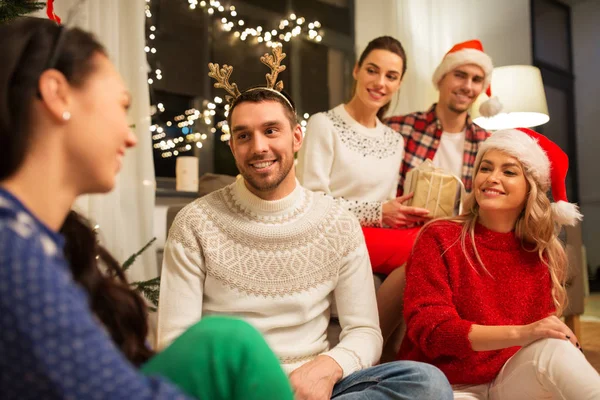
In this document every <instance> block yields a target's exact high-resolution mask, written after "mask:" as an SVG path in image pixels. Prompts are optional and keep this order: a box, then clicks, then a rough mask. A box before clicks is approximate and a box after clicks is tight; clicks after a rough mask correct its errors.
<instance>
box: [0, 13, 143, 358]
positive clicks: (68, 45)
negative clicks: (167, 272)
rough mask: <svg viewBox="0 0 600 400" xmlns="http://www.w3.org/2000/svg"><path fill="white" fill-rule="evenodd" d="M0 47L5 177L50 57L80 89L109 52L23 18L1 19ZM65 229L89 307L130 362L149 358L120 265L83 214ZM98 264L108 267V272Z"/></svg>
mask: <svg viewBox="0 0 600 400" xmlns="http://www.w3.org/2000/svg"><path fill="white" fill-rule="evenodd" d="M59 38H61V39H60V41H61V46H60V47H59V48H58V47H57V42H58V41H59ZM0 52H1V53H2V62H0V148H1V149H2V151H3V155H2V157H0V181H2V180H5V179H7V178H10V177H11V176H12V175H14V174H15V173H16V172H17V171H18V169H19V168H20V167H21V166H22V164H23V162H24V160H25V157H26V155H27V152H28V150H29V148H30V145H31V141H32V140H33V133H34V132H32V128H31V127H32V126H33V123H32V121H34V120H35V119H36V115H35V114H33V113H32V111H31V110H32V104H33V102H34V101H36V96H37V92H38V82H39V79H40V75H41V74H42V72H43V71H44V70H45V69H46V68H48V65H49V60H51V59H52V60H53V61H52V65H51V67H52V68H54V69H56V70H58V71H59V72H61V73H62V74H63V75H64V76H65V78H66V79H67V80H68V82H69V84H71V85H73V86H74V87H81V86H82V85H83V84H84V83H85V82H86V80H87V79H88V78H89V77H90V76H91V75H92V73H93V72H94V67H95V65H94V61H93V56H94V55H95V54H98V53H100V54H105V51H104V49H103V47H102V45H100V44H99V43H98V41H96V39H95V38H94V37H93V36H92V35H91V34H89V33H87V32H84V31H82V30H80V29H68V28H64V27H60V26H58V25H56V24H55V23H54V22H52V21H49V20H45V19H40V18H27V17H24V18H18V19H16V20H14V21H11V22H9V23H5V24H2V25H0ZM53 53H55V54H54V56H53V55H52V54H53ZM48 201H52V200H51V199H48ZM61 232H62V234H63V235H64V236H65V238H66V246H65V255H66V258H67V260H68V262H69V266H70V269H71V272H72V274H73V278H74V280H75V281H76V282H77V283H78V284H80V285H81V286H82V287H83V288H84V289H85V291H86V292H87V294H88V295H89V299H90V309H91V311H92V312H93V313H94V314H95V315H96V316H97V317H98V318H99V319H100V321H101V322H102V323H103V324H104V326H105V327H106V329H107V330H108V332H109V333H110V335H111V337H112V339H113V341H114V342H115V343H116V345H117V346H118V347H119V348H120V349H121V351H122V352H123V353H124V354H125V356H126V357H127V358H128V359H129V360H130V361H131V362H133V363H134V364H135V365H140V364H141V363H143V362H145V361H146V360H147V359H148V358H149V357H150V356H151V355H152V351H151V350H149V349H148V348H147V347H146V345H145V343H144V341H145V338H146V334H147V332H148V326H147V321H146V307H145V303H144V301H143V299H142V298H141V297H140V296H139V295H138V294H137V293H136V292H134V291H133V290H131V289H130V288H129V287H128V285H127V280H126V279H125V276H124V275H123V272H122V271H121V269H120V267H119V264H118V263H117V262H116V260H115V259H114V258H113V257H111V256H110V254H109V253H108V252H107V251H106V250H105V249H104V248H102V247H101V246H99V245H98V244H97V243H96V237H95V234H94V232H93V230H92V229H90V227H89V225H88V224H87V222H86V221H85V220H84V219H83V218H81V217H80V216H79V215H77V214H76V213H74V212H71V213H69V215H68V216H67V218H66V220H65V222H64V224H63V226H62V228H61ZM96 257H98V258H96ZM99 263H102V264H103V265H104V267H105V268H106V271H105V272H102V270H101V268H100V266H99Z"/></svg>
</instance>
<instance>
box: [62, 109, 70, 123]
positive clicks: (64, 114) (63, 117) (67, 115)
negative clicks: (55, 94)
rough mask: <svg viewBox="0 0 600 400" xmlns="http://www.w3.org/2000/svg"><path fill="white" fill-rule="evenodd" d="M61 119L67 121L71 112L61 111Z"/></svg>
mask: <svg viewBox="0 0 600 400" xmlns="http://www.w3.org/2000/svg"><path fill="white" fill-rule="evenodd" d="M62 119H64V120H65V121H68V120H70V119H71V113H70V112H68V111H65V112H63V113H62Z"/></svg>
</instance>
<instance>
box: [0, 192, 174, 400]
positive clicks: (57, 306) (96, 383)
mask: <svg viewBox="0 0 600 400" xmlns="http://www.w3.org/2000/svg"><path fill="white" fill-rule="evenodd" d="M63 246H64V238H63V237H62V236H61V235H60V234H58V233H56V232H54V231H52V230H51V229H49V228H48V227H47V226H45V225H44V224H43V223H42V222H41V221H39V220H38V219H37V218H35V217H34V216H33V215H32V214H31V213H30V212H29V211H28V210H27V209H26V208H25V207H24V206H23V204H22V203H21V202H20V201H19V200H18V199H17V198H15V197H14V196H13V195H11V194H10V193H9V192H7V191H6V190H3V189H0V398H2V399H4V400H8V399H174V398H177V399H183V398H185V396H184V395H183V394H182V393H181V392H180V391H178V390H177V389H176V388H175V387H174V386H172V385H171V384H170V383H168V382H166V381H163V380H161V379H158V378H154V377H147V376H144V375H142V374H141V373H140V372H138V370H137V369H136V368H135V367H134V366H133V365H132V364H131V363H129V361H128V360H127V359H126V358H125V357H124V356H123V355H122V354H121V352H120V351H119V350H118V349H117V347H116V346H115V345H114V343H113V342H112V340H111V338H110V337H109V335H108V334H107V333H106V331H105V330H104V328H103V327H102V325H101V324H100V323H99V322H98V321H97V320H96V319H95V317H94V315H93V314H92V312H91V310H90V308H89V305H88V297H87V294H86V293H85V292H84V290H83V289H82V288H81V287H79V286H78V285H77V284H76V283H75V282H74V281H73V277H72V275H71V272H70V269H69V266H68V265H67V262H66V260H65V258H64V256H63Z"/></svg>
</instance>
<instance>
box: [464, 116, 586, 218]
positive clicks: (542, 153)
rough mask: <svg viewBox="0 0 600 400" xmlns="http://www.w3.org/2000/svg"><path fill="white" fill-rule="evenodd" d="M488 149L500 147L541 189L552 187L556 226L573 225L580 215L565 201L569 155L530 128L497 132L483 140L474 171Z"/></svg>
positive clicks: (545, 189)
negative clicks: (518, 162) (514, 159)
mask: <svg viewBox="0 0 600 400" xmlns="http://www.w3.org/2000/svg"><path fill="white" fill-rule="evenodd" d="M488 150H501V151H503V152H505V153H508V154H510V155H511V156H513V157H515V158H516V159H517V160H519V161H520V162H521V164H522V165H523V167H524V168H525V170H526V171H527V172H528V173H530V174H531V176H532V177H533V179H535V181H536V182H538V183H539V184H540V187H541V188H542V190H544V191H547V190H548V189H551V190H552V197H553V198H554V201H555V202H554V203H552V217H553V219H554V221H556V222H557V223H558V224H560V225H575V224H576V223H577V221H581V219H582V218H583V216H582V215H581V213H580V212H579V209H578V207H577V205H576V204H573V203H569V201H568V200H567V188H566V185H565V179H566V178H567V171H568V169H569V157H568V156H567V155H566V154H565V152H564V151H562V149H561V148H560V147H559V146H558V145H557V144H556V143H554V142H553V141H551V140H550V139H548V138H547V137H546V136H544V135H541V134H539V133H537V132H535V131H532V130H531V129H527V128H516V129H505V130H501V131H497V132H495V133H494V134H492V136H490V137H489V138H488V139H486V140H485V141H484V142H483V143H482V144H481V146H479V151H478V152H477V158H476V159H475V170H476V171H477V170H478V169H479V164H480V163H481V158H482V157H483V155H484V154H485V153H486V152H487V151H488Z"/></svg>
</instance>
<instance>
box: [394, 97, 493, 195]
mask: <svg viewBox="0 0 600 400" xmlns="http://www.w3.org/2000/svg"><path fill="white" fill-rule="evenodd" d="M435 106H436V104H434V105H433V106H431V108H430V109H429V110H428V111H426V112H416V113H412V114H407V115H402V116H396V117H390V118H388V119H387V120H385V121H384V122H385V123H386V124H387V125H389V126H390V127H391V128H392V129H394V130H395V131H397V132H400V133H401V134H402V136H403V137H404V159H403V160H402V166H401V167H400V181H399V184H398V196H401V195H402V193H403V185H404V178H405V177H406V173H407V172H408V171H410V170H411V169H413V168H416V167H418V166H419V165H420V164H421V163H422V162H423V161H425V160H426V159H429V160H433V157H434V156H435V152H436V151H437V149H438V146H439V144H440V138H441V137H442V132H443V128H442V124H441V122H440V121H439V120H438V119H437V116H436V115H435ZM466 128H467V130H466V132H465V151H464V154H463V167H462V181H463V184H464V185H465V189H466V191H467V193H469V192H470V191H471V189H472V188H473V168H474V164H475V157H476V156H477V150H479V145H480V144H481V142H483V141H484V140H485V139H487V138H488V137H489V136H490V135H491V134H492V133H491V132H488V131H486V130H485V129H483V128H481V127H479V126H478V125H476V124H474V123H473V121H472V120H471V117H470V116H468V115H467V124H466Z"/></svg>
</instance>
